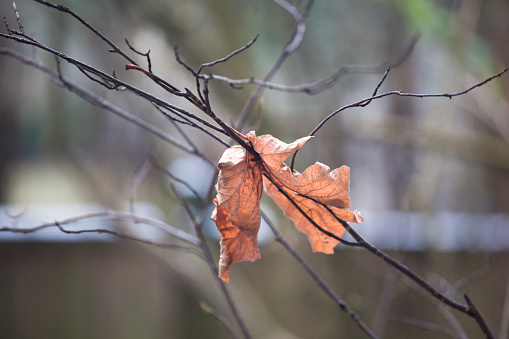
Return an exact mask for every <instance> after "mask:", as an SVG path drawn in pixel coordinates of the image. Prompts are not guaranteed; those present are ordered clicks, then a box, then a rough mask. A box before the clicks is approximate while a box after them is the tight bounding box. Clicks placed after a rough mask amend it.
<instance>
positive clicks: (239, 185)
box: [211, 146, 262, 281]
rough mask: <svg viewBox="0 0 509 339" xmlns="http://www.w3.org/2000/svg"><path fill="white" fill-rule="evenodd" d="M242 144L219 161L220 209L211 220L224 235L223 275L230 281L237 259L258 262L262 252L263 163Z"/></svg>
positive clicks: (218, 191)
mask: <svg viewBox="0 0 509 339" xmlns="http://www.w3.org/2000/svg"><path fill="white" fill-rule="evenodd" d="M251 160H252V156H251V155H249V154H247V152H246V150H245V149H244V148H242V147H241V146H233V147H230V148H228V149H227V150H226V151H225V152H224V153H223V156H222V157H221V159H220V160H219V164H218V166H217V167H218V168H219V176H218V181H217V185H216V190H217V198H216V199H215V200H214V202H215V204H216V209H215V210H214V212H213V214H212V217H211V219H212V220H214V222H215V223H216V225H217V228H218V230H219V233H220V237H221V257H220V260H219V276H220V277H221V279H223V280H224V281H228V280H229V279H228V269H229V267H230V265H231V264H233V263H234V262H237V261H248V260H250V261H254V260H256V259H259V258H260V253H259V252H258V229H259V228H260V197H261V194H262V175H261V169H260V166H259V165H258V163H257V162H256V161H251Z"/></svg>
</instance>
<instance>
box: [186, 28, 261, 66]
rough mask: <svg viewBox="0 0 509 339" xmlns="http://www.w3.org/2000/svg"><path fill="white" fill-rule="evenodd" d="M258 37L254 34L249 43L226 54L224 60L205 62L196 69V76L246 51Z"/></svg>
mask: <svg viewBox="0 0 509 339" xmlns="http://www.w3.org/2000/svg"><path fill="white" fill-rule="evenodd" d="M259 35H260V34H259V33H258V34H256V35H255V37H254V38H253V39H251V41H249V42H248V43H247V44H246V45H244V46H242V47H241V48H239V49H237V50H235V51H233V52H231V53H230V54H228V55H227V56H225V57H224V58H221V59H217V60H214V61H211V62H207V63H204V64H201V65H200V68H198V71H197V72H196V74H200V73H201V72H202V70H203V69H204V68H205V67H212V66H214V65H217V64H220V63H223V62H226V61H228V60H230V59H231V58H232V57H234V56H235V55H237V54H239V53H241V52H243V51H245V50H246V49H248V48H249V47H251V45H252V44H254V43H255V41H256V39H258V36H259Z"/></svg>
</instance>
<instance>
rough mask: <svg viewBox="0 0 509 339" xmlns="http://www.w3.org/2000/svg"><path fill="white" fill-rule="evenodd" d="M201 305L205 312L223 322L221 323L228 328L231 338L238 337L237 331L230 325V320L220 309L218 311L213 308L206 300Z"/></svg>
mask: <svg viewBox="0 0 509 339" xmlns="http://www.w3.org/2000/svg"><path fill="white" fill-rule="evenodd" d="M200 307H201V309H202V310H203V311H204V312H206V313H208V314H210V315H211V316H213V317H214V318H216V319H217V320H218V321H219V322H220V323H221V325H223V326H224V328H225V329H226V331H227V332H228V334H229V335H230V337H231V338H234V339H235V338H237V335H236V334H235V332H234V331H233V329H232V326H231V325H230V322H229V321H228V319H226V318H225V317H224V316H223V315H222V314H221V313H219V312H218V311H216V310H215V309H213V308H212V307H210V306H209V305H207V304H206V303H204V302H201V303H200Z"/></svg>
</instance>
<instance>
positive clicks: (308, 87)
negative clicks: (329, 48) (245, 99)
mask: <svg viewBox="0 0 509 339" xmlns="http://www.w3.org/2000/svg"><path fill="white" fill-rule="evenodd" d="M419 37H420V34H419V33H418V34H416V35H414V37H413V38H412V39H411V41H410V43H409V45H408V46H407V48H406V49H405V50H404V51H403V53H401V55H398V56H397V57H395V58H393V59H391V60H388V61H386V62H383V63H381V64H379V65H345V66H343V67H341V68H340V69H339V70H338V71H336V72H335V73H334V74H332V75H329V76H327V77H325V78H323V79H320V80H317V81H314V82H311V83H305V84H301V85H293V86H291V85H282V84H277V83H273V82H270V81H263V80H259V79H255V78H249V79H231V78H228V77H225V76H222V75H217V74H210V75H206V74H202V75H200V77H202V78H205V79H207V78H209V79H214V80H219V81H223V82H225V83H227V84H229V85H230V86H231V87H232V88H235V89H240V88H242V85H257V86H262V87H265V88H267V89H272V90H277V91H283V92H289V93H306V94H309V95H315V94H318V93H321V92H323V91H324V90H326V89H329V88H331V87H332V86H334V85H335V84H336V83H337V82H338V81H339V80H340V79H341V78H342V77H343V76H345V75H347V74H376V73H383V72H384V71H386V70H387V68H395V67H398V66H399V65H401V64H402V63H403V62H404V61H405V60H406V59H407V58H408V56H410V54H411V53H412V51H413V49H414V47H415V45H416V43H417V41H418V39H419Z"/></svg>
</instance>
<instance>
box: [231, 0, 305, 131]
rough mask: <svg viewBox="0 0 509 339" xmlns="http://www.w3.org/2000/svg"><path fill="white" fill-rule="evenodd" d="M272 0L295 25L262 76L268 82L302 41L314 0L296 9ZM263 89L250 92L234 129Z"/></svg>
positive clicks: (284, 0) (242, 122) (243, 121)
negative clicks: (300, 8) (279, 52)
mask: <svg viewBox="0 0 509 339" xmlns="http://www.w3.org/2000/svg"><path fill="white" fill-rule="evenodd" d="M274 1H275V2H276V3H277V4H279V5H280V6H282V7H283V8H284V9H285V10H286V11H288V12H289V13H290V14H292V15H293V17H294V18H295V19H296V25H295V27H294V29H293V32H292V34H291V36H290V38H289V39H288V41H287V43H286V44H285V46H284V48H283V51H282V52H281V54H280V55H279V57H278V58H277V60H276V62H275V63H274V65H272V67H271V69H270V70H269V72H268V73H267V75H265V77H264V78H263V81H264V82H268V81H270V79H272V77H273V76H274V75H275V74H276V72H277V71H278V70H279V68H280V67H281V65H282V64H283V62H284V61H285V60H286V59H287V58H288V56H289V55H290V54H291V53H292V52H293V51H294V50H295V49H296V48H297V47H298V46H299V45H300V43H301V42H302V39H303V37H304V33H305V32H306V24H305V20H306V17H307V15H308V14H309V11H310V10H311V6H312V5H313V3H314V0H309V1H308V3H307V5H306V7H305V8H304V10H303V11H298V9H297V8H296V7H295V6H293V5H291V4H290V3H289V2H287V1H286V0H274ZM264 90H265V88H263V87H258V88H257V89H256V90H255V91H254V92H252V93H251V95H250V96H249V99H248V101H247V102H246V104H245V105H244V107H243V108H242V111H241V112H240V114H239V117H238V119H237V121H236V122H235V128H236V129H238V130H240V129H241V128H242V126H244V124H245V122H246V120H247V117H248V116H249V114H250V113H251V110H252V109H253V107H254V105H255V103H256V102H257V101H258V99H259V98H260V96H261V95H262V93H263V91H264Z"/></svg>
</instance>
